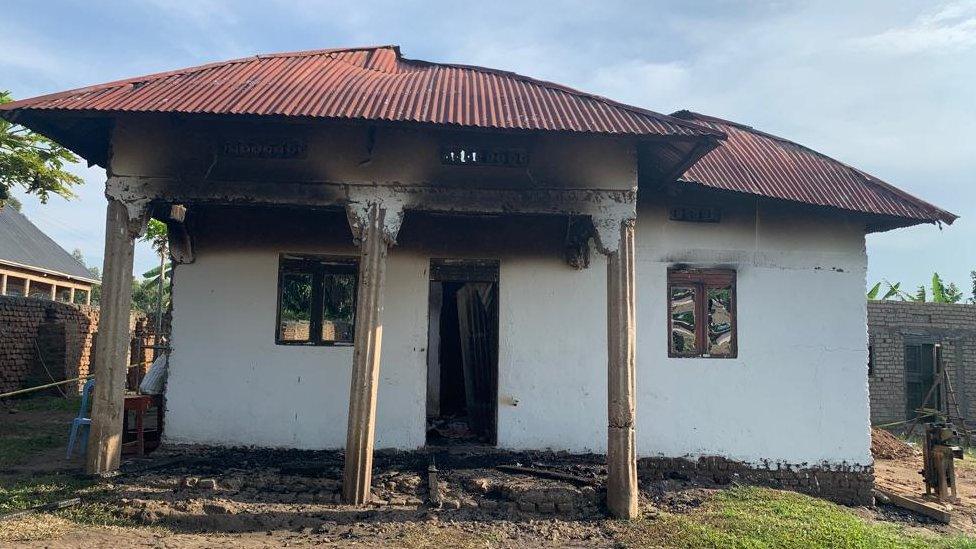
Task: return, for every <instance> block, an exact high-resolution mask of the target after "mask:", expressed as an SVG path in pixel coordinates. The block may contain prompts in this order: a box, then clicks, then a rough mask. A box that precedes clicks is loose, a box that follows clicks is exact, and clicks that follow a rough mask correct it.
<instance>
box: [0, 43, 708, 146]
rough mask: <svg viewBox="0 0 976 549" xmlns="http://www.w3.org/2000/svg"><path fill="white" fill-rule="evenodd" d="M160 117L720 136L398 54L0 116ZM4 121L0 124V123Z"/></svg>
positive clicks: (384, 51) (261, 71)
mask: <svg viewBox="0 0 976 549" xmlns="http://www.w3.org/2000/svg"><path fill="white" fill-rule="evenodd" d="M24 110H57V111H85V112H92V111H95V112H165V113H188V114H189V113H192V114H234V115H263V116H291V117H313V118H331V119H350V120H374V121H390V122H416V123H428V124H438V125H449V126H458V127H472V128H496V129H506V130H544V131H567V132H585V133H596V134H614V135H621V134H623V135H636V136H643V135H653V136H659V135H673V136H689V137H695V136H704V135H711V136H715V137H721V134H720V133H719V132H715V131H713V130H711V129H704V128H701V127H698V126H696V125H694V124H692V123H689V122H685V121H683V120H677V119H674V118H671V117H669V116H666V115H663V114H660V113H656V112H652V111H649V110H646V109H641V108H638V107H632V106H629V105H624V104H622V103H618V102H616V101H611V100H610V99H606V98H604V97H599V96H596V95H591V94H588V93H583V92H580V91H576V90H573V89H571V88H567V87H565V86H561V85H559V84H554V83H552V82H544V81H541V80H535V79H533V78H529V77H526V76H521V75H518V74H515V73H511V72H505V71H500V70H495V69H488V68H483V67H473V66H466V65H449V64H441V63H431V62H428V61H415V60H409V59H404V58H402V57H401V56H400V49H399V47H398V46H380V47H367V48H348V49H328V50H316V51H305V52H296V53H279V54H273V55H258V56H254V57H246V58H243V59H236V60H233V61H223V62H219V63H211V64H208V65H202V66H198V67H191V68H187V69H180V70H175V71H170V72H163V73H159V74H152V75H148V76H141V77H138V78H129V79H126V80H120V81H117V82H110V83H107V84H100V85H97V86H90V87H87V88H80V89H76V90H70V91H65V92H61V93H55V94H51V95H45V96H41V97H36V98H33V99H26V100H22V101H15V102H13V103H8V104H6V105H4V106H3V107H0V112H2V111H8V112H9V111H24ZM5 116H6V115H5Z"/></svg>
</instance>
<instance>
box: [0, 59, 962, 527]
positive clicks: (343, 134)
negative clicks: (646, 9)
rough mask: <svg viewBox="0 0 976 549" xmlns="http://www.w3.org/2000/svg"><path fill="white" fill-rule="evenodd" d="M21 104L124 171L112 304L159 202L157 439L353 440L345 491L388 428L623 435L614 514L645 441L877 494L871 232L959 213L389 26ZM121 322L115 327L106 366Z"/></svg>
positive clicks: (589, 441)
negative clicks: (478, 62)
mask: <svg viewBox="0 0 976 549" xmlns="http://www.w3.org/2000/svg"><path fill="white" fill-rule="evenodd" d="M0 115H2V116H3V117H4V118H7V119H8V120H12V121H16V122H19V123H21V124H24V125H26V126H29V127H32V128H35V129H37V130H39V131H43V132H44V133H46V134H47V135H50V136H51V137H53V138H55V139H58V140H59V141H61V142H62V143H64V144H65V145H67V146H69V147H71V148H73V149H74V150H75V151H76V152H78V153H79V154H81V155H82V156H84V157H85V158H87V159H88V160H90V161H92V162H95V163H98V164H100V165H102V166H104V167H105V168H106V169H107V171H108V172H109V179H108V182H107V185H106V193H107V196H108V198H109V211H108V223H109V231H108V232H109V237H108V241H107V243H106V250H107V253H106V256H107V257H108V258H109V259H108V260H107V262H106V265H105V268H104V272H105V279H106V281H105V282H104V294H103V311H104V312H103V320H102V322H103V324H104V323H105V322H106V320H105V317H106V315H112V314H119V313H117V312H114V313H113V312H109V311H116V310H124V309H127V308H128V303H127V299H128V298H127V297H126V295H127V292H128V290H127V286H128V284H129V283H130V280H129V278H128V277H126V276H123V274H126V273H128V272H130V271H131V261H132V255H131V254H132V238H133V237H134V236H135V235H137V234H138V232H139V230H140V227H141V224H142V223H143V222H144V220H145V218H146V216H148V215H152V216H154V217H157V218H159V219H162V220H164V221H166V222H167V223H168V224H169V226H170V229H171V238H172V240H173V244H174V245H173V248H174V255H175V259H176V261H177V262H180V263H181V264H180V265H178V266H177V268H176V270H175V277H174V278H175V281H174V293H173V333H172V346H173V351H172V355H171V357H170V374H169V384H168V388H167V395H166V396H167V420H166V433H165V436H166V438H167V440H169V441H171V442H181V443H201V444H216V445H253V446H269V447H295V448H344V447H345V448H346V449H347V452H346V459H347V465H346V477H345V481H346V482H345V490H346V491H345V494H346V499H347V501H350V502H361V501H363V500H364V499H365V498H367V497H368V486H369V469H370V463H371V458H372V451H373V447H374V445H375V447H377V448H401V449H415V448H420V447H423V446H425V445H428V444H448V443H450V442H451V441H454V440H465V441H468V442H471V441H477V442H480V443H482V444H486V445H495V446H499V447H502V448H511V449H542V448H552V449H558V450H569V451H572V452H598V453H608V467H609V480H608V505H609V507H610V509H611V511H612V512H614V513H615V514H617V515H620V516H629V515H632V514H633V513H634V510H635V509H636V489H635V488H636V482H637V480H636V475H637V467H636V460H635V459H634V457H635V454H636V456H637V457H641V458H647V461H646V463H647V465H646V467H642V468H641V471H646V472H648V473H649V474H652V473H653V474H662V472H663V471H664V470H665V469H667V468H669V467H688V466H689V465H687V462H695V461H696V460H699V459H700V458H707V459H704V460H700V461H699V464H700V465H699V467H698V471H699V472H702V473H704V474H713V473H714V474H720V471H728V470H729V468H732V469H734V470H736V471H741V472H742V473H743V474H744V475H746V476H747V477H748V478H753V479H756V480H757V481H762V480H763V479H764V478H768V479H777V482H780V483H781V484H785V485H791V486H797V487H799V488H801V489H806V490H807V491H812V492H816V493H822V494H823V495H825V496H829V497H833V498H835V499H838V500H841V501H851V502H856V501H864V500H865V499H866V498H870V487H871V466H872V459H871V455H870V436H869V426H868V423H869V413H868V391H867V378H866V373H867V343H866V341H867V336H866V327H865V325H866V318H865V299H864V288H865V272H866V267H867V256H866V253H865V243H864V237H865V234H866V233H868V232H871V231H878V230H888V229H891V228H895V227H900V226H908V225H914V224H918V223H926V222H946V223H951V222H952V221H953V219H955V216H953V215H952V214H949V213H947V212H944V211H942V210H940V209H938V208H936V207H934V206H932V205H930V204H927V203H925V202H923V201H921V200H919V199H916V198H914V197H911V196H909V195H907V194H905V193H903V192H901V191H899V190H897V189H895V188H893V187H891V186H890V185H887V184H886V183H884V182H881V181H879V180H877V179H875V178H873V177H871V176H869V175H867V174H864V173H863V172H860V171H858V170H855V169H853V168H850V167H848V166H845V165H843V164H840V163H839V162H836V161H834V160H831V159H829V158H827V157H824V156H822V155H820V154H818V153H816V152H814V151H810V150H809V149H806V148H803V147H801V146H799V145H796V144H794V143H791V142H788V141H785V140H782V139H780V138H777V137H774V136H769V135H767V134H763V133H761V132H758V131H755V130H752V129H751V128H748V127H745V126H741V125H738V124H734V123H731V122H726V121H723V120H719V119H714V118H710V117H705V116H702V115H697V114H694V113H689V112H684V111H682V112H679V113H675V115H673V116H670V117H669V116H664V115H660V114H657V113H653V112H650V111H646V110H644V109H639V108H636V107H631V106H627V105H622V104H619V103H616V102H614V101H611V100H609V99H605V98H601V97H597V96H593V95H589V94H585V93H582V92H578V91H575V90H571V89H568V88H565V87H563V86H559V85H557V84H552V83H548V82H540V81H536V80H533V79H530V78H526V77H523V76H519V75H515V74H511V73H506V72H501V71H495V70H492V69H483V68H478V67H467V66H451V65H439V64H433V63H427V62H421V61H411V60H407V59H404V58H402V57H401V56H400V53H399V50H398V49H397V48H394V47H382V48H361V49H348V50H325V51H316V52H301V53H295V54H279V55H273V56H261V57H254V58H247V59H242V60H237V61H230V62H226V63H217V64H212V65H207V66H203V67H196V68H191V69H185V70H181V71H174V72H171V73H165V74H161V75H151V76H146V77H141V78H135V79H131V80H126V81H121V82H115V83H110V84H105V85H100V86H94V87H91V88H85V89H82V90H73V91H69V92H63V93H59V94H54V95H51V96H45V97H40V98H35V99H28V100H25V101H19V102H16V103H11V104H9V105H5V106H4V107H2V109H0ZM113 276H115V278H113ZM112 295H116V296H117V298H112V297H110V296H112ZM126 318H127V316H126ZM122 330H123V328H122V327H121V320H119V328H118V330H117V332H118V333H116V332H113V331H112V330H111V329H103V331H102V332H101V333H100V334H99V337H100V339H99V342H98V347H99V350H100V352H99V355H98V359H99V362H98V364H97V375H100V376H103V378H104V379H113V380H114V379H116V378H117V377H118V376H119V375H120V374H119V373H118V372H119V371H120V370H119V369H118V366H117V364H116V363H115V362H113V361H116V362H117V360H118V356H120V355H118V354H115V355H113V353H111V352H101V351H102V350H103V349H109V348H113V349H114V348H115V347H118V349H119V350H118V351H117V353H123V352H124V351H122V350H121V349H122V347H121V345H122V343H121V341H122V339H124V338H122V337H121V336H120V335H119V334H120V333H121V331H122ZM635 357H636V358H635ZM608 364H609V368H608ZM121 371H123V372H124V369H123V370H121ZM350 379H352V383H350ZM113 383H114V382H113ZM98 389H99V393H98V394H97V395H96V400H95V406H96V407H95V411H94V418H95V423H96V426H95V428H94V433H95V436H93V437H92V451H90V452H89V459H90V461H89V469H91V470H93V471H101V470H109V469H112V468H114V467H116V466H117V460H118V457H117V454H118V448H117V440H116V439H117V437H118V432H117V431H118V429H117V428H116V427H115V425H116V424H118V425H121V424H120V423H119V422H118V413H119V410H118V409H116V406H117V404H118V401H119V399H120V398H121V392H120V391H121V389H119V386H115V385H113V384H112V383H100V384H99V385H98ZM608 411H609V417H608ZM608 450H609V451H608ZM671 458H681V460H685V461H681V460H676V459H671ZM713 465H714V467H716V469H715V470H714V471H713V470H712V469H711V468H712V467H713ZM784 470H789V471H790V472H791V473H790V474H792V475H795V478H796V479H799V478H803V477H804V475H806V476H809V475H814V476H816V477H817V478H818V479H819V480H818V482H816V483H813V485H808V484H807V483H800V482H799V481H798V480H797V481H796V482H794V481H792V480H789V479H786V480H784V478H785V477H784V476H783V474H782V471H784ZM777 471H779V473H777ZM364 486H365V487H366V488H367V489H364ZM814 486H815V487H814Z"/></svg>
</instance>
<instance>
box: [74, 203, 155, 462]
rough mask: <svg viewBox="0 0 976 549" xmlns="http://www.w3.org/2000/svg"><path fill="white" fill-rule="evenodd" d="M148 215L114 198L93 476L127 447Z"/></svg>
mask: <svg viewBox="0 0 976 549" xmlns="http://www.w3.org/2000/svg"><path fill="white" fill-rule="evenodd" d="M144 226H145V219H137V220H132V219H130V217H129V212H128V210H127V208H126V206H125V205H124V204H123V203H121V202H119V201H117V200H114V199H111V198H110V199H109V201H108V208H107V212H106V220H105V263H104V265H103V269H102V302H101V313H100V318H99V321H98V339H97V341H96V346H97V348H98V352H97V353H95V364H94V367H93V369H94V372H95V390H94V395H93V399H92V414H91V419H92V423H91V434H90V436H89V440H88V456H87V458H88V461H87V465H86V470H87V472H88V473H89V474H105V473H111V472H112V471H115V470H116V469H118V468H119V458H120V455H121V450H122V413H123V411H122V405H123V401H124V399H125V377H126V372H127V370H128V351H129V310H130V308H131V305H132V260H133V254H134V250H135V238H136V237H137V236H139V234H140V233H141V232H142V230H143V228H144Z"/></svg>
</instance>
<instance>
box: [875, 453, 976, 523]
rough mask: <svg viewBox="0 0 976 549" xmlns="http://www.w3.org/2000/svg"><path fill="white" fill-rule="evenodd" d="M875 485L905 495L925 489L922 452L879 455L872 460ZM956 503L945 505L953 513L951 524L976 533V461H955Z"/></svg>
mask: <svg viewBox="0 0 976 549" xmlns="http://www.w3.org/2000/svg"><path fill="white" fill-rule="evenodd" d="M874 470H875V480H874V483H875V487H876V488H878V489H880V490H886V491H891V492H894V493H896V494H900V495H905V496H920V495H922V494H924V493H925V485H924V484H923V483H922V475H920V474H919V471H921V470H922V456H921V454H920V453H919V454H917V455H913V456H911V457H904V458H899V459H879V460H875V462H874ZM956 484H957V496H958V497H959V501H958V502H957V503H954V504H951V505H948V506H944V508H946V509H947V510H949V511H950V512H951V513H952V522H951V523H950V526H951V527H952V528H953V529H957V530H959V531H962V532H965V533H967V534H976V463H972V462H970V461H966V460H962V461H957V462H956Z"/></svg>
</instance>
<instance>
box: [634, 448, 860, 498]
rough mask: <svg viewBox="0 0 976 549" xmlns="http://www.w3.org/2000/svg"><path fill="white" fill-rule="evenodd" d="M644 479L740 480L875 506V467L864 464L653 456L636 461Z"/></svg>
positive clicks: (740, 481)
mask: <svg viewBox="0 0 976 549" xmlns="http://www.w3.org/2000/svg"><path fill="white" fill-rule="evenodd" d="M637 476H638V478H640V480H641V481H642V482H650V481H658V480H664V479H679V480H686V481H696V482H702V483H705V484H729V483H732V482H739V483H743V484H753V485H757V486H768V487H771V488H779V489H783V490H793V491H795V492H801V493H804V494H809V495H811V496H816V497H821V498H825V499H829V500H831V501H835V502H837V503H841V504H844V505H872V504H873V502H874V499H873V495H872V490H873V489H874V468H873V467H871V466H862V465H847V464H842V465H831V464H828V463H821V464H818V465H809V464H805V463H804V464H799V465H792V464H785V463H776V464H766V465H763V466H753V465H749V464H746V463H741V462H738V461H732V460H729V459H726V458H723V457H718V456H707V457H701V458H698V459H697V460H694V459H688V458H666V457H653V458H641V459H639V460H638V461H637Z"/></svg>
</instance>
